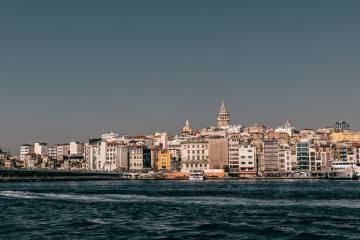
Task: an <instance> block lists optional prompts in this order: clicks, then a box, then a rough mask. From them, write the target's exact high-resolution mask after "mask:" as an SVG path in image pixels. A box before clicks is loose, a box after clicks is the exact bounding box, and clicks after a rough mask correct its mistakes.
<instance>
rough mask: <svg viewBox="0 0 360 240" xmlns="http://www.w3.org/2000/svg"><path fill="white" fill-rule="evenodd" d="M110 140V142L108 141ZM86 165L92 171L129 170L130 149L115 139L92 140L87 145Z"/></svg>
mask: <svg viewBox="0 0 360 240" xmlns="http://www.w3.org/2000/svg"><path fill="white" fill-rule="evenodd" d="M107 140H108V141H107ZM84 158H85V164H86V168H88V169H90V170H101V171H115V170H128V168H129V166H128V148H127V147H126V146H125V145H123V143H122V142H121V141H115V139H114V138H99V139H90V140H89V142H88V143H86V144H85V154H84Z"/></svg>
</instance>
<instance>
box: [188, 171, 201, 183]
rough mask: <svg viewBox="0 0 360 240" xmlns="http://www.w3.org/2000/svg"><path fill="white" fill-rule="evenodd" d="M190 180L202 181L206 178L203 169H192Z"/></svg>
mask: <svg viewBox="0 0 360 240" xmlns="http://www.w3.org/2000/svg"><path fill="white" fill-rule="evenodd" d="M189 180H191V181H202V180H204V172H203V170H191V171H190V176H189Z"/></svg>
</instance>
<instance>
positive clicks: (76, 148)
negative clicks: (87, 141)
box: [69, 141, 84, 156]
mask: <svg viewBox="0 0 360 240" xmlns="http://www.w3.org/2000/svg"><path fill="white" fill-rule="evenodd" d="M69 148H70V156H82V155H83V154H84V144H83V143H80V142H76V141H73V142H70V144H69Z"/></svg>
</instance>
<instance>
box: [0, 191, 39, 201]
mask: <svg viewBox="0 0 360 240" xmlns="http://www.w3.org/2000/svg"><path fill="white" fill-rule="evenodd" d="M0 196H3V197H9V198H25V199H31V198H38V197H37V196H35V195H34V194H33V193H31V192H28V191H0Z"/></svg>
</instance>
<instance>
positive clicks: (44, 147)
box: [34, 142, 48, 156]
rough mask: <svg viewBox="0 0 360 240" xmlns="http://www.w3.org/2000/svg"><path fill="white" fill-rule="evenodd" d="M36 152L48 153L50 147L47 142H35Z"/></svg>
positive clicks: (38, 153)
mask: <svg viewBox="0 0 360 240" xmlns="http://www.w3.org/2000/svg"><path fill="white" fill-rule="evenodd" d="M34 153H35V154H37V155H40V156H43V155H48V147H47V144H46V143H39V142H36V143H34Z"/></svg>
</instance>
